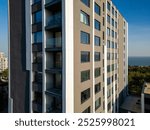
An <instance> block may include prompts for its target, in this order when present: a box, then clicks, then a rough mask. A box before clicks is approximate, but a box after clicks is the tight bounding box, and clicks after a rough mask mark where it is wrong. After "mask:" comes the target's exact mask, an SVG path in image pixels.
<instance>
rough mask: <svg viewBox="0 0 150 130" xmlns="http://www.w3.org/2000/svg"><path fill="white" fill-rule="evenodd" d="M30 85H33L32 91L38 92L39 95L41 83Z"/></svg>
mask: <svg viewBox="0 0 150 130" xmlns="http://www.w3.org/2000/svg"><path fill="white" fill-rule="evenodd" d="M32 85H33V87H32V90H33V91H35V92H39V93H41V92H42V83H38V82H33V83H32Z"/></svg>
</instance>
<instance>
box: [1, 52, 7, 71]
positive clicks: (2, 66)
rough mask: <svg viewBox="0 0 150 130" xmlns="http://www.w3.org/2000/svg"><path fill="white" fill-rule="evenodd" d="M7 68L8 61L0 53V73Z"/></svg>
mask: <svg viewBox="0 0 150 130" xmlns="http://www.w3.org/2000/svg"><path fill="white" fill-rule="evenodd" d="M7 68H8V60H7V57H6V56H5V55H4V53H3V52H0V72H3V71H4V70H6V69H7Z"/></svg>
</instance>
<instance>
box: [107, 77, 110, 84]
mask: <svg viewBox="0 0 150 130" xmlns="http://www.w3.org/2000/svg"><path fill="white" fill-rule="evenodd" d="M110 84H111V79H110V77H109V78H107V85H110Z"/></svg>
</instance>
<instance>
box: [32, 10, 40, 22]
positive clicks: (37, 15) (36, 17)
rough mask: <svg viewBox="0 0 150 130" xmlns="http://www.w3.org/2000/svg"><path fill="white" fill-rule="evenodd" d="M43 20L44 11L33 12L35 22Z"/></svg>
mask: <svg viewBox="0 0 150 130" xmlns="http://www.w3.org/2000/svg"><path fill="white" fill-rule="evenodd" d="M39 22H42V11H38V12H36V13H34V14H33V24H35V23H39Z"/></svg>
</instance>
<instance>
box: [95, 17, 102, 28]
mask: <svg viewBox="0 0 150 130" xmlns="http://www.w3.org/2000/svg"><path fill="white" fill-rule="evenodd" d="M95 29H97V30H101V24H100V22H99V21H97V20H96V19H95Z"/></svg>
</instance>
